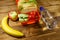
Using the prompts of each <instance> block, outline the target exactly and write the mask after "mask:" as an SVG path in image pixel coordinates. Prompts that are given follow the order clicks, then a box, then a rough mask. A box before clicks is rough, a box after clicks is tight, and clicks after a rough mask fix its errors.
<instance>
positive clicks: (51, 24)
mask: <svg viewBox="0 0 60 40" xmlns="http://www.w3.org/2000/svg"><path fill="white" fill-rule="evenodd" d="M40 12H41V17H42V20H43V21H44V23H45V24H46V27H47V28H48V29H49V30H52V29H54V28H55V27H56V25H57V22H56V20H55V19H54V18H53V16H52V15H51V14H50V13H49V11H48V10H46V9H45V8H44V7H40Z"/></svg>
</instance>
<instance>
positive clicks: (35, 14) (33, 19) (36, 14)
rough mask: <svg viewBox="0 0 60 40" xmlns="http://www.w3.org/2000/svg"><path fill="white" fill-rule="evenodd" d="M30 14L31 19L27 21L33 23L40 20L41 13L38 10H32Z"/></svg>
mask: <svg viewBox="0 0 60 40" xmlns="http://www.w3.org/2000/svg"><path fill="white" fill-rule="evenodd" d="M28 14H29V20H28V21H27V24H33V23H35V22H36V21H39V19H40V14H39V12H38V11H32V12H29V13H28Z"/></svg>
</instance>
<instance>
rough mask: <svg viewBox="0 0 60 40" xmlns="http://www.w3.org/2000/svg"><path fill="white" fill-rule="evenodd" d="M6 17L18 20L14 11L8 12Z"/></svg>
mask: <svg viewBox="0 0 60 40" xmlns="http://www.w3.org/2000/svg"><path fill="white" fill-rule="evenodd" d="M8 17H9V19H11V20H13V21H16V20H17V19H18V13H17V12H16V11H10V12H9V13H8Z"/></svg>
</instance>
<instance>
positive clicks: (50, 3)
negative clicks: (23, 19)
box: [0, 0, 60, 40]
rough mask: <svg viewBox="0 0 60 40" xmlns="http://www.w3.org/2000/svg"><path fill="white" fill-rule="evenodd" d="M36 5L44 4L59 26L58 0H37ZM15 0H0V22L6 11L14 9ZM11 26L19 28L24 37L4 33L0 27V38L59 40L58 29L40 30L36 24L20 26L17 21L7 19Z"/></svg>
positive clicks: (59, 33)
mask: <svg viewBox="0 0 60 40" xmlns="http://www.w3.org/2000/svg"><path fill="white" fill-rule="evenodd" d="M37 3H38V7H39V6H44V7H45V8H46V9H48V10H49V11H50V13H51V14H52V15H53V16H54V17H55V18H56V21H57V22H58V27H60V0H37ZM16 9H17V6H16V2H15V0H0V24H1V21H2V19H3V17H5V16H6V15H8V12H9V11H11V10H16ZM9 24H10V26H11V27H12V28H14V29H16V30H19V31H21V32H23V33H24V34H25V37H22V38H16V37H12V36H10V35H8V34H6V33H5V32H4V31H3V30H2V29H1V27H0V40H60V29H58V30H56V29H55V30H53V31H49V30H47V31H42V28H41V26H40V25H38V24H32V25H27V26H20V25H19V24H17V22H12V21H11V20H10V21H9Z"/></svg>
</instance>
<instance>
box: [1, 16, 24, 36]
mask: <svg viewBox="0 0 60 40" xmlns="http://www.w3.org/2000/svg"><path fill="white" fill-rule="evenodd" d="M1 24H2V29H3V30H4V31H5V32H6V33H8V34H9V35H12V36H15V37H21V36H24V34H23V33H22V32H19V31H17V30H14V29H12V28H11V27H10V26H9V25H8V16H6V17H4V18H3V20H2V23H1Z"/></svg>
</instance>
